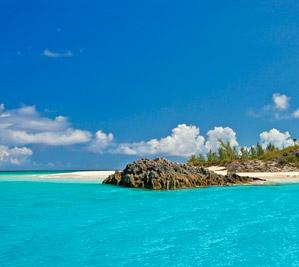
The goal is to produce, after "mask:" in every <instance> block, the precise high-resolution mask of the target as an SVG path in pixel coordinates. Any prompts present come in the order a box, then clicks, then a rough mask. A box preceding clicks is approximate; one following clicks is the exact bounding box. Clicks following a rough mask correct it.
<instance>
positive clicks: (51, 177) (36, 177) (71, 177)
mask: <svg viewBox="0 0 299 267" xmlns="http://www.w3.org/2000/svg"><path fill="white" fill-rule="evenodd" d="M114 172H115V171H74V172H57V173H50V174H26V173H25V174H24V175H11V174H10V175H5V174H2V175H1V176H0V181H20V182H26V181H28V182H56V183H95V184H101V183H102V182H103V180H104V179H106V178H107V177H108V176H109V175H111V174H113V173H114Z"/></svg>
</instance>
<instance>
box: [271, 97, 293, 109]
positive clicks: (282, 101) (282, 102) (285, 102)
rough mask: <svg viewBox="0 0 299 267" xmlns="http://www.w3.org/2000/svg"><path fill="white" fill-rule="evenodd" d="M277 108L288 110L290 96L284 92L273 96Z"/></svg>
mask: <svg viewBox="0 0 299 267" xmlns="http://www.w3.org/2000/svg"><path fill="white" fill-rule="evenodd" d="M272 100H273V102H274V105H275V108H276V109H278V110H286V109H288V107H289V106H290V103H289V101H290V97H288V96H287V95H284V94H280V93H275V94H273V96H272Z"/></svg>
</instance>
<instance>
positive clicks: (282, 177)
mask: <svg viewBox="0 0 299 267" xmlns="http://www.w3.org/2000/svg"><path fill="white" fill-rule="evenodd" d="M207 169H209V170H211V171H214V172H215V173H217V174H222V175H226V174H227V169H226V168H225V167H221V166H211V167H209V168H207ZM236 174H237V175H239V176H243V177H244V176H248V177H252V178H260V179H264V180H265V181H261V182H256V183H253V184H258V185H275V184H276V185H279V184H293V183H299V172H237V173H236Z"/></svg>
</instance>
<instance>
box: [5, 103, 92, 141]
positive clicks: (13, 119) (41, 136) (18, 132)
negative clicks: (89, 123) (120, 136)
mask: <svg viewBox="0 0 299 267" xmlns="http://www.w3.org/2000/svg"><path fill="white" fill-rule="evenodd" d="M91 136H92V135H91V133H90V132H89V131H84V130H80V129H74V128H73V127H71V124H70V122H69V121H68V119H67V118H65V117H63V116H57V117H56V118H53V119H52V118H47V117H45V116H42V115H41V114H40V113H39V112H37V110H36V108H35V106H23V107H20V108H18V109H12V110H5V109H3V110H2V113H0V141H1V142H0V143H2V144H6V145H32V144H40V145H47V146H67V145H74V144H84V143H88V142H89V141H90V140H91Z"/></svg>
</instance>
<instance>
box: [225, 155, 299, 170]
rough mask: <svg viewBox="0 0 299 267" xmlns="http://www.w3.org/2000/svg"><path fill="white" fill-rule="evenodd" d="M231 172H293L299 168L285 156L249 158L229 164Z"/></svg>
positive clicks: (228, 168)
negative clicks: (285, 158)
mask: <svg viewBox="0 0 299 267" xmlns="http://www.w3.org/2000/svg"><path fill="white" fill-rule="evenodd" d="M298 154H299V153H298ZM227 170H228V172H229V173H238V172H292V171H299V168H298V167H297V166H296V165H295V164H292V163H289V162H285V161H284V159H283V158H281V159H277V160H268V161H262V160H248V161H234V162H232V163H230V164H228V165H227Z"/></svg>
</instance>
